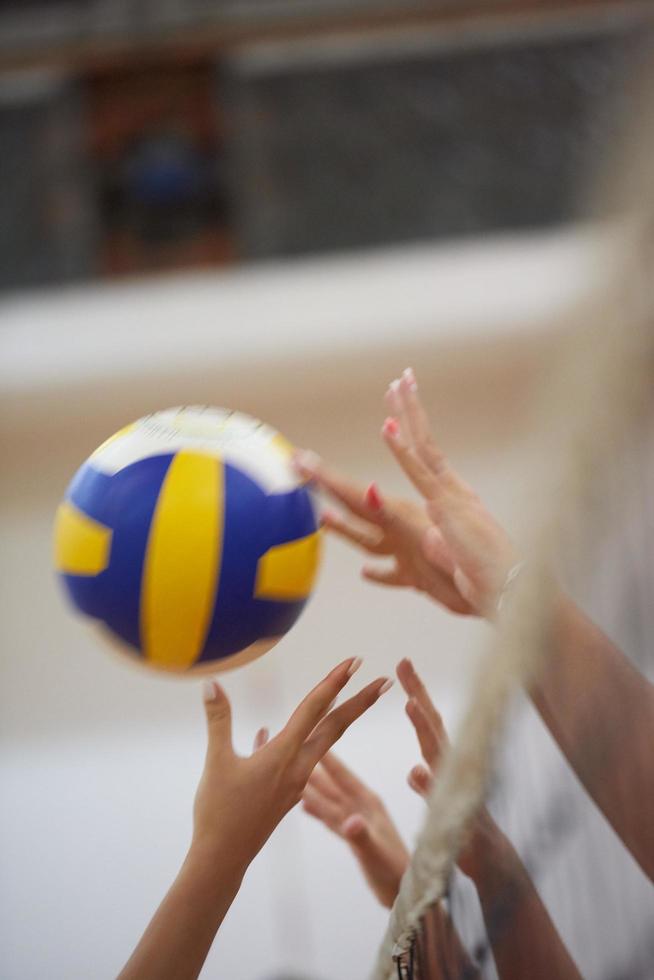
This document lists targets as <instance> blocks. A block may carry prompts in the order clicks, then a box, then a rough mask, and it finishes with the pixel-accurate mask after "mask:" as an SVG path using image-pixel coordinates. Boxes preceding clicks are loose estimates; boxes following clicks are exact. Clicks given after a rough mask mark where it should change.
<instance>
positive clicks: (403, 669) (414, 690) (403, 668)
mask: <svg viewBox="0 0 654 980" xmlns="http://www.w3.org/2000/svg"><path fill="white" fill-rule="evenodd" d="M396 673H397V679H398V680H399V682H400V684H401V685H402V688H403V690H404V692H405V693H406V695H407V696H408V697H409V698H414V699H415V700H416V701H417V702H418V704H419V705H420V707H421V708H422V710H423V712H424V713H425V715H426V716H427V718H428V719H429V721H430V723H431V725H432V727H433V728H434V731H435V732H437V733H439V734H441V735H444V734H445V729H444V726H443V719H442V718H441V715H440V712H439V711H438V709H437V708H436V706H435V705H434V702H433V701H432V699H431V698H430V696H429V692H428V690H427V688H426V687H425V685H424V684H423V682H422V679H421V677H420V676H419V674H418V672H417V671H416V669H415V667H414V666H413V662H412V661H411V660H410V659H409V658H408V657H404V659H403V660H400V662H399V664H398V665H397V667H396Z"/></svg>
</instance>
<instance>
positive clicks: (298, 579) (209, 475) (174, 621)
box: [54, 407, 320, 672]
mask: <svg viewBox="0 0 654 980" xmlns="http://www.w3.org/2000/svg"><path fill="white" fill-rule="evenodd" d="M291 455H292V447H291V445H290V444H289V443H288V442H287V441H286V439H284V437H283V436H281V435H280V434H279V433H278V432H276V431H275V430H274V429H272V428H270V427H269V426H267V425H264V424H263V423H262V422H259V421H258V420H257V419H253V418H251V417H250V416H247V415H244V414H242V413H240V412H232V411H228V410H227V409H222V408H195V407H194V408H189V407H184V408H173V409H168V410H166V411H162V412H156V413H154V414H152V415H149V416H147V417H146V418H143V419H139V421H137V422H134V423H132V424H131V425H128V426H126V427H125V428H124V429H121V430H120V431H119V432H117V433H116V434H115V435H114V436H112V437H111V438H110V439H107V441H106V442H104V443H103V444H102V445H101V446H100V447H99V448H98V449H97V450H96V451H95V452H94V453H93V454H92V455H91V456H90V457H89V459H88V460H87V461H86V462H85V463H84V464H83V466H82V467H81V468H80V469H79V470H78V472H77V473H76V474H75V476H74V478H73V480H72V482H71V484H70V486H69V487H68V489H67V491H66V495H65V498H64V500H63V502H62V503H61V505H60V506H59V509H58V511H57V516H56V521H55V536H54V537H55V547H54V550H55V566H56V569H57V572H58V575H59V577H60V578H61V580H62V582H63V584H64V587H65V590H66V592H67V593H68V596H69V598H70V600H71V602H72V604H73V606H74V608H75V609H76V610H77V611H78V612H79V613H82V614H83V615H84V616H87V617H90V618H91V619H92V620H93V621H94V622H95V623H96V624H99V625H100V626H101V627H103V628H104V629H105V630H108V631H109V632H110V634H112V635H113V637H114V638H117V639H118V640H119V641H120V643H121V646H122V648H123V649H124V650H125V651H126V652H131V653H132V654H133V655H135V656H136V657H137V658H138V659H139V660H140V661H141V662H142V663H143V664H144V665H147V666H150V667H153V668H156V669H160V670H167V671H176V672H189V671H191V672H200V671H216V670H221V669H227V668H230V667H235V666H238V665H240V664H242V663H246V662H248V661H250V660H253V659H255V657H258V656H260V655H261V654H263V653H265V652H266V651H267V650H269V649H270V648H271V647H272V646H274V644H275V643H277V642H278V640H280V639H281V638H282V637H283V636H284V635H285V634H286V633H287V632H288V631H289V629H290V628H291V627H292V626H293V624H294V623H295V621H296V620H297V618H298V616H299V615H300V613H301V612H302V610H303V608H304V606H305V604H306V602H307V600H308V599H309V597H310V595H311V592H312V590H313V587H314V582H315V578H316V574H317V570H318V566H319V560H320V530H319V519H318V513H317V507H316V502H315V500H314V499H313V496H312V493H311V491H310V489H309V488H308V487H307V486H306V485H304V484H303V483H302V482H301V480H300V479H299V478H298V477H297V475H296V474H295V472H294V470H293V468H292V466H291Z"/></svg>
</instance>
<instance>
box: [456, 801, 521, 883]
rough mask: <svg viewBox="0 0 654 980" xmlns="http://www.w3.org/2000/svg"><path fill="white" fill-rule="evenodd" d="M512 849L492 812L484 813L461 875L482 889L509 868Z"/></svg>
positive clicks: (467, 849)
mask: <svg viewBox="0 0 654 980" xmlns="http://www.w3.org/2000/svg"><path fill="white" fill-rule="evenodd" d="M511 854H512V848H511V845H510V844H509V842H508V840H507V838H506V837H505V836H504V834H503V833H502V831H501V830H500V829H499V827H498V826H497V824H496V823H495V821H494V820H493V818H492V817H491V815H490V813H489V812H488V810H486V809H485V808H484V809H483V810H482V811H481V813H480V814H479V816H478V817H477V819H476V821H475V826H474V829H473V831H472V835H471V837H470V839H469V841H468V843H467V845H466V846H465V847H464V848H463V849H462V851H461V855H460V858H459V862H458V863H459V867H460V869H461V871H463V873H464V874H465V875H467V876H468V877H469V878H471V879H472V881H473V882H474V883H475V885H476V886H477V887H478V888H480V887H482V886H483V885H484V883H486V882H488V881H489V880H491V879H494V878H496V877H497V876H498V874H502V873H504V869H507V868H508V864H509V861H510V857H511Z"/></svg>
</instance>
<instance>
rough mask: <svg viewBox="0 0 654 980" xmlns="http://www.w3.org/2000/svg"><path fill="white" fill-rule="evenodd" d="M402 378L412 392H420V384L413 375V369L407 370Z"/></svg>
mask: <svg viewBox="0 0 654 980" xmlns="http://www.w3.org/2000/svg"><path fill="white" fill-rule="evenodd" d="M402 377H403V378H404V380H405V381H406V383H407V384H408V386H409V388H410V389H411V391H417V390H418V382H417V381H416V376H415V374H414V373H413V368H410V367H408V368H406V369H405V370H404V372H403V374H402Z"/></svg>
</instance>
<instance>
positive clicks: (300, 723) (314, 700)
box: [280, 657, 362, 750]
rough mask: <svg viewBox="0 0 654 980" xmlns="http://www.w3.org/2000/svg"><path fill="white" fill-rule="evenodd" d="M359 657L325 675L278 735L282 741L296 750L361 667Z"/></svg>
mask: <svg viewBox="0 0 654 980" xmlns="http://www.w3.org/2000/svg"><path fill="white" fill-rule="evenodd" d="M361 663H362V661H361V658H360V657H349V658H348V659H347V660H344V661H343V662H342V663H340V664H339V665H338V666H337V667H334V669H333V670H332V671H330V672H329V674H327V676H326V677H325V678H323V680H321V681H320V683H319V684H317V685H316V686H315V687H314V688H313V690H312V691H310V692H309V693H308V694H307V696H306V697H305V698H304V700H303V701H301V702H300V704H299V705H298V707H297V708H296V709H295V711H294V712H293V714H292V715H291V717H290V718H289V720H288V722H287V723H286V725H285V727H284V729H283V730H282V732H281V733H280V737H281V738H282V740H283V741H285V742H287V743H288V744H289V745H290V746H291V747H292V748H293V749H294V750H297V749H298V748H299V747H300V746H301V745H302V743H303V742H304V741H306V739H307V738H308V737H309V735H310V734H311V732H312V731H313V730H314V728H315V727H316V725H317V724H318V722H319V721H320V720H321V718H323V717H324V716H325V715H326V714H327V712H328V711H329V709H330V707H331V705H332V702H333V701H334V699H335V698H336V697H338V695H339V693H340V692H341V691H342V689H343V688H344V687H345V685H346V684H347V682H348V681H349V679H350V678H351V677H352V676H353V674H355V673H356V671H357V670H358V669H359V667H360V666H361Z"/></svg>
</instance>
